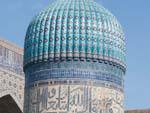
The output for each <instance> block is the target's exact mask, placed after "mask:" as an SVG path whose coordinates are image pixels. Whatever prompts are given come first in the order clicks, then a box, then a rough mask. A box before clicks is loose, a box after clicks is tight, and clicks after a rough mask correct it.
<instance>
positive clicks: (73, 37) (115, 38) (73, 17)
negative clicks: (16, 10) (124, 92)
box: [24, 0, 125, 67]
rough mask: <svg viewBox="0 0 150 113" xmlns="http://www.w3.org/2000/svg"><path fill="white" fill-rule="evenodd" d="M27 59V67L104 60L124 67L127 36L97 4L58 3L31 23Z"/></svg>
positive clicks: (27, 37)
mask: <svg viewBox="0 0 150 113" xmlns="http://www.w3.org/2000/svg"><path fill="white" fill-rule="evenodd" d="M79 2H80V3H79ZM24 59H25V60H24V66H26V65H28V64H31V63H39V62H43V61H55V60H56V61H57V60H58V61H60V60H63V61H64V60H65V61H68V60H75V61H76V60H81V61H94V62H95V61H100V60H104V61H110V62H114V63H116V64H119V65H121V66H123V67H125V39H124V34H123V31H122V28H121V25H120V24H119V22H118V21H117V20H116V18H115V17H114V16H113V15H112V14H111V13H110V12H109V11H107V10H106V9H105V8H104V7H102V6H100V5H98V4H97V3H95V2H94V1H88V0H86V2H85V0H68V1H67V0H59V1H58V2H56V3H55V4H53V5H50V7H48V8H47V9H45V10H43V11H42V12H41V13H40V14H39V15H37V16H36V17H35V18H34V19H33V21H32V22H31V23H30V25H29V27H28V30H27V34H26V38H25V56H24Z"/></svg>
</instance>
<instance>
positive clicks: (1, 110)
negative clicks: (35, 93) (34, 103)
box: [0, 38, 24, 113]
mask: <svg viewBox="0 0 150 113" xmlns="http://www.w3.org/2000/svg"><path fill="white" fill-rule="evenodd" d="M23 102H24V73H23V49H22V48H19V47H18V46H17V45H15V44H13V43H11V42H8V41H6V40H4V39H2V38H0V113H22V111H23Z"/></svg>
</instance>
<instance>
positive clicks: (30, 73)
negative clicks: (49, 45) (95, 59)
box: [25, 62, 124, 87]
mask: <svg viewBox="0 0 150 113" xmlns="http://www.w3.org/2000/svg"><path fill="white" fill-rule="evenodd" d="M25 73H26V82H27V84H30V83H34V82H36V81H41V80H47V79H66V78H68V79H71V78H72V79H83V80H100V81H106V82H110V83H114V84H117V85H119V86H121V87H123V86H124V72H123V71H122V70H121V69H120V68H117V67H115V66H113V65H109V64H101V65H96V63H93V64H91V63H80V62H78V63H77V62H60V63H45V64H44V63H42V64H40V65H34V66H31V67H30V68H29V69H27V70H26V71H25Z"/></svg>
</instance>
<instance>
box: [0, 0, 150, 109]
mask: <svg viewBox="0 0 150 113" xmlns="http://www.w3.org/2000/svg"><path fill="white" fill-rule="evenodd" d="M52 1H54V0H0V37H3V38H4V39H7V40H10V41H12V42H15V43H16V44H18V45H20V46H21V47H23V42H24V37H25V32H26V29H27V26H28V24H29V22H30V20H31V19H32V18H33V16H34V15H35V14H37V13H38V12H39V11H40V10H41V9H43V8H44V7H46V6H47V5H48V4H50V3H51V2H52ZM96 1H97V2H99V3H101V4H103V5H104V6H105V7H106V8H107V9H109V10H110V11H111V12H112V13H113V14H114V15H115V16H116V17H117V18H118V20H119V21H120V23H121V24H122V26H123V28H124V31H125V35H126V42H127V73H126V77H125V78H126V79H125V93H126V100H125V106H126V108H127V109H134V108H138V109H139V108H150V60H149V58H150V0H96Z"/></svg>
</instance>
